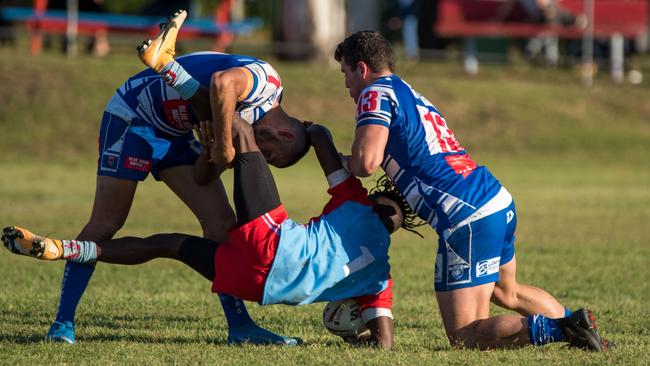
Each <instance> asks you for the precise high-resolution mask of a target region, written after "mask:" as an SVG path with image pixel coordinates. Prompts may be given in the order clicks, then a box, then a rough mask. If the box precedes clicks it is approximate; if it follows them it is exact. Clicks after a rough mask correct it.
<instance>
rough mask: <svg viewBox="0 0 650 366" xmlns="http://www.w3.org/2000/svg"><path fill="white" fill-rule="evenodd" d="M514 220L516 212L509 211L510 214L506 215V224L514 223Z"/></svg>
mask: <svg viewBox="0 0 650 366" xmlns="http://www.w3.org/2000/svg"><path fill="white" fill-rule="evenodd" d="M514 218H515V212H514V211H512V210H508V212H507V213H506V224H509V223H510V221H512V219H514Z"/></svg>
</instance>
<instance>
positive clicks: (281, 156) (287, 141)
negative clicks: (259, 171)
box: [253, 106, 310, 168]
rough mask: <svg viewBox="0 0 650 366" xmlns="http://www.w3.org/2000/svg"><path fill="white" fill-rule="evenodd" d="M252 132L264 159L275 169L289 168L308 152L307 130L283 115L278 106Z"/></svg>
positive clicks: (297, 121) (291, 118) (295, 120)
mask: <svg viewBox="0 0 650 366" xmlns="http://www.w3.org/2000/svg"><path fill="white" fill-rule="evenodd" d="M253 130H254V133H255V142H256V143H257V146H258V147H259V149H260V151H261V152H262V154H263V155H264V158H265V159H266V161H267V162H268V163H269V164H271V165H273V166H275V167H278V168H286V167H288V166H291V165H293V164H295V163H297V162H298V160H300V159H302V157H303V156H305V154H307V151H309V147H310V144H309V138H308V137H307V129H306V128H305V126H304V125H303V124H302V123H301V122H300V121H299V120H297V119H295V118H293V117H291V116H289V115H287V114H286V113H284V111H283V110H282V108H280V106H277V107H275V108H272V109H271V110H270V111H268V112H267V113H266V115H264V117H263V118H262V119H260V120H259V121H258V123H257V124H255V126H254V129H253Z"/></svg>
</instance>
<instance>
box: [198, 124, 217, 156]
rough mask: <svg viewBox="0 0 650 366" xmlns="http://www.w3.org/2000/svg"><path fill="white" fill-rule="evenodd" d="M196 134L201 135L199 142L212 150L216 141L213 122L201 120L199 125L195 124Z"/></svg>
mask: <svg viewBox="0 0 650 366" xmlns="http://www.w3.org/2000/svg"><path fill="white" fill-rule="evenodd" d="M193 128H194V131H196V135H197V136H198V137H199V142H200V143H201V145H203V147H204V148H205V149H206V150H208V151H209V150H210V148H211V147H212V144H213V143H214V135H213V134H212V122H211V121H201V122H199V124H198V125H194V126H193Z"/></svg>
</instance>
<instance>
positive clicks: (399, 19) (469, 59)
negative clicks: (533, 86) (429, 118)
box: [0, 0, 650, 85]
mask: <svg viewBox="0 0 650 366" xmlns="http://www.w3.org/2000/svg"><path fill="white" fill-rule="evenodd" d="M176 9H187V10H189V15H190V19H189V21H188V23H186V24H187V26H186V27H185V29H184V31H183V32H182V33H181V41H182V43H181V50H194V49H212V50H215V51H226V52H239V53H247V54H251V53H252V54H254V55H263V56H266V57H268V55H273V56H274V57H277V58H280V59H286V60H314V59H318V60H322V61H325V62H331V61H332V60H331V59H332V57H331V55H332V52H333V48H334V47H335V46H336V44H338V42H340V40H342V39H343V38H344V36H345V35H347V34H349V33H353V32H355V31H359V30H377V31H381V32H382V33H383V34H385V35H386V36H387V37H389V39H390V40H391V41H393V42H394V43H395V44H396V45H397V46H398V48H399V51H400V55H403V56H404V57H405V58H406V59H409V60H421V59H443V60H450V59H454V60H459V61H460V62H462V63H463V66H464V70H465V71H466V72H467V73H468V74H470V75H475V74H477V73H478V72H479V70H480V67H479V65H480V64H482V63H484V62H490V63H502V64H507V63H509V62H513V60H523V61H524V62H529V63H533V64H535V65H538V66H551V67H580V68H581V77H582V79H583V83H585V84H586V85H590V84H591V82H592V78H593V76H594V74H595V73H597V72H599V71H600V72H602V73H608V74H609V75H611V77H612V78H613V79H614V80H615V81H616V82H624V81H628V82H630V83H633V84H640V83H642V82H643V75H644V70H643V68H644V64H643V62H642V61H639V60H638V59H639V57H638V55H639V54H647V52H648V49H649V37H648V32H649V29H650V22H649V18H650V6H649V5H648V1H647V0H354V1H352V0H348V1H346V0H327V1H317V0H265V1H263V0H221V1H216V0H182V1H163V0H141V1H136V0H124V1H117V0H49V1H48V0H2V1H0V45H1V47H12V48H14V49H15V50H16V51H18V52H20V51H19V50H24V49H25V48H27V49H29V52H30V53H31V54H32V55H38V54H40V53H41V52H42V51H43V50H44V49H45V50H47V49H59V50H61V51H63V52H66V54H68V55H69V56H74V55H76V54H77V53H79V52H87V53H90V54H92V55H95V56H100V57H105V56H108V55H109V54H110V53H111V52H125V46H126V49H128V50H129V51H130V50H131V48H132V45H133V44H134V43H135V42H137V41H138V40H139V39H141V38H142V35H143V34H151V35H153V34H155V33H156V24H157V23H158V22H160V20H161V19H162V18H163V17H165V16H167V15H170V14H171V13H173V11H174V10H176Z"/></svg>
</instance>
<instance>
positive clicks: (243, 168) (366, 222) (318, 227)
mask: <svg viewBox="0 0 650 366" xmlns="http://www.w3.org/2000/svg"><path fill="white" fill-rule="evenodd" d="M240 126H242V127H241V129H240V130H239V131H237V135H236V137H235V138H236V141H237V143H236V145H235V147H236V148H237V154H236V156H235V161H234V177H235V183H234V184H235V189H234V202H235V207H236V211H237V224H236V225H235V226H234V227H233V228H232V229H231V230H230V231H229V234H228V238H227V239H226V240H223V241H221V242H215V241H211V240H208V239H204V238H199V237H194V236H190V235H184V234H159V235H154V236H151V237H148V238H144V239H141V238H133V237H127V238H121V239H114V240H106V241H97V242H93V241H80V240H72V241H70V240H57V239H50V238H43V237H39V236H36V235H34V234H32V233H31V232H30V231H29V230H26V229H23V228H17V227H8V228H5V230H4V234H3V237H2V240H3V242H4V244H5V246H6V247H7V248H8V249H10V250H11V251H13V252H14V253H16V254H23V255H29V256H32V257H36V258H40V259H45V260H57V259H68V260H70V261H75V262H80V263H93V262H95V261H100V262H108V263H118V264H131V265H133V264H139V263H144V262H147V261H149V260H151V259H154V258H171V259H176V260H179V261H182V262H183V263H185V264H187V265H188V266H190V267H192V268H193V269H194V270H196V271H197V272H199V273H200V274H201V275H203V276H204V277H205V278H207V279H209V280H211V281H213V284H212V291H213V292H220V293H229V294H233V295H235V296H237V297H239V298H243V299H245V300H250V301H258V302H259V303H260V304H262V305H267V304H287V305H302V304H309V303H314V302H323V301H334V300H342V299H348V298H355V299H356V300H357V301H358V302H359V304H360V310H361V316H362V317H363V319H364V321H365V322H366V325H367V326H368V328H369V329H370V331H371V334H372V335H371V338H370V339H369V341H371V342H372V343H375V344H378V345H380V346H384V347H390V346H391V345H392V343H393V339H392V331H393V321H392V312H391V307H392V281H391V279H390V265H389V262H388V249H389V246H390V234H391V233H392V232H394V231H395V230H397V229H398V228H399V227H401V226H402V225H403V224H404V223H405V222H406V224H405V225H406V227H408V225H409V223H410V222H411V220H410V217H411V215H412V214H413V213H412V212H410V210H409V209H408V206H407V204H406V203H405V202H404V201H403V199H400V197H399V196H398V195H396V194H395V193H393V194H392V195H391V194H390V192H385V191H379V192H375V193H373V194H372V195H370V196H368V192H367V191H366V189H365V188H363V186H362V185H361V182H360V181H359V179H357V178H356V177H353V176H351V175H350V174H349V173H348V172H347V171H345V170H344V169H343V167H342V165H341V161H340V159H339V156H338V153H337V151H336V148H335V147H334V145H333V143H332V141H331V139H330V136H329V132H327V131H326V129H325V128H323V127H322V126H317V125H314V126H312V127H310V129H309V131H310V132H309V134H310V139H311V142H312V144H313V146H314V149H315V151H316V154H317V157H318V160H319V162H320V164H321V167H322V169H323V172H324V174H325V175H326V177H327V181H328V183H329V186H330V188H329V190H328V193H329V194H330V195H331V196H332V198H331V199H330V201H329V202H328V203H327V205H326V206H325V208H324V209H323V212H322V213H321V215H319V216H318V217H315V218H312V219H311V220H310V221H309V222H308V223H307V224H304V225H303V224H298V223H296V222H294V221H293V220H291V219H289V218H288V217H287V213H286V212H285V210H284V206H283V205H282V204H281V201H280V197H279V195H278V191H277V188H276V187H275V182H274V180H273V176H272V175H271V172H270V170H269V168H268V165H267V163H266V162H265V161H264V157H263V155H262V154H261V153H260V151H259V149H258V148H257V146H256V145H255V141H254V139H253V137H252V133H250V127H248V126H246V125H242V124H240ZM405 218H406V220H405ZM350 222H354V223H355V225H350Z"/></svg>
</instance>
